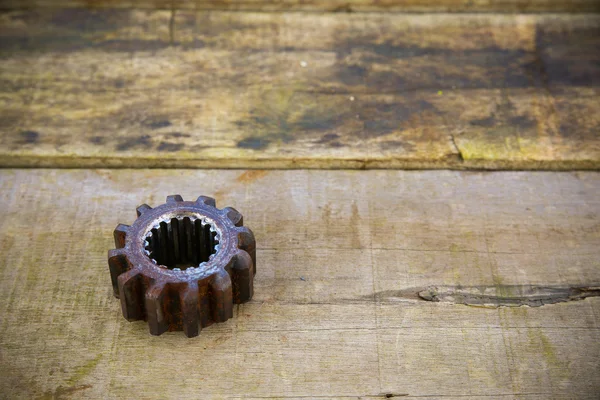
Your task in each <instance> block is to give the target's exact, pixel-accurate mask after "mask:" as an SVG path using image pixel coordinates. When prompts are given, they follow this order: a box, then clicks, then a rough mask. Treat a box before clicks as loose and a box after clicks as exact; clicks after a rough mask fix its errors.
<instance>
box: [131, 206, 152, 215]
mask: <svg viewBox="0 0 600 400" xmlns="http://www.w3.org/2000/svg"><path fill="white" fill-rule="evenodd" d="M149 210H152V207H150V206H149V205H148V204H142V205H141V206H138V208H136V209H135V212H136V213H137V216H138V217H139V216H140V215H142V214H143V213H145V212H146V211H149Z"/></svg>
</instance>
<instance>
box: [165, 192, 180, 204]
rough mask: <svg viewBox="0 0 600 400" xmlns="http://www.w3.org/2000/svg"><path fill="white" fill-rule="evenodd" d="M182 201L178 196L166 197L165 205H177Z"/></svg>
mask: <svg viewBox="0 0 600 400" xmlns="http://www.w3.org/2000/svg"><path fill="white" fill-rule="evenodd" d="M180 201H183V197H181V196H180V195H178V194H172V195H170V196H167V203H177V202H180Z"/></svg>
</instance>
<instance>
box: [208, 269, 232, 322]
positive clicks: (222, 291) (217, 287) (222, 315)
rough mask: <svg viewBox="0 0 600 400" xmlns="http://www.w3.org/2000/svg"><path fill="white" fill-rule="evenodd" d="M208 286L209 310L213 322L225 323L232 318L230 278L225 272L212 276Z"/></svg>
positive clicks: (221, 271)
mask: <svg viewBox="0 0 600 400" xmlns="http://www.w3.org/2000/svg"><path fill="white" fill-rule="evenodd" d="M209 285H210V292H211V296H210V308H211V314H212V319H213V321H214V322H225V321H227V320H228V319H229V318H231V317H233V294H232V288H231V277H230V276H229V274H228V273H227V271H225V270H220V271H219V272H217V273H215V274H214V275H213V276H212V279H211V281H210V283H209Z"/></svg>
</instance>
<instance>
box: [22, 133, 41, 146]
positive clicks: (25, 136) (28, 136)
mask: <svg viewBox="0 0 600 400" xmlns="http://www.w3.org/2000/svg"><path fill="white" fill-rule="evenodd" d="M19 136H20V137H21V143H25V144H34V143H37V142H38V140H39V138H40V134H39V132H36V131H21V132H20V133H19Z"/></svg>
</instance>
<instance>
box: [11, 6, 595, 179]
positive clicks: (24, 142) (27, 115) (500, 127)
mask: <svg viewBox="0 0 600 400" xmlns="http://www.w3.org/2000/svg"><path fill="white" fill-rule="evenodd" d="M0 18H1V22H0V39H1V40H2V45H1V47H0V58H1V59H2V62H1V64H0V80H1V85H0V132H1V133H2V135H1V136H0V165H3V166H44V167H90V166H93V167H219V168H230V167H233V168H263V169H264V168H454V169H468V168H492V169H522V168H526V169H596V168H598V167H599V166H600V135H599V134H598V132H600V120H599V117H598V115H599V114H598V112H597V110H598V109H600V96H599V94H600V92H599V84H600V67H599V65H600V30H599V26H600V16H596V15H545V16H540V15H447V14H424V15H406V14H404V15H394V14H388V15H384V14H344V15H341V14H323V15H315V14H302V13H278V14H265V13H263V14H260V13H227V12H194V11H185V10H184V11H181V10H177V11H143V10H115V9H109V10H80V9H61V10H54V9H42V10H31V11H14V12H7V13H4V14H1V15H0Z"/></svg>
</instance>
